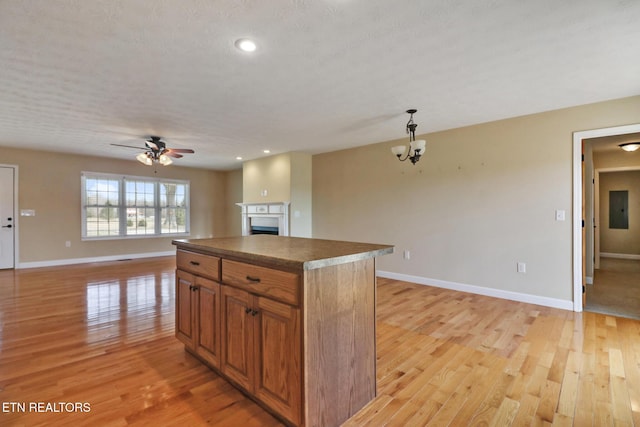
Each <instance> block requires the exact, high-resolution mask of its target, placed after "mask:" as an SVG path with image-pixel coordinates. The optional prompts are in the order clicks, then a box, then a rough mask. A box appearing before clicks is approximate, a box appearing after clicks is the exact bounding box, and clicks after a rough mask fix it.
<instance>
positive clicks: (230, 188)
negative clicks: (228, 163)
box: [224, 169, 242, 237]
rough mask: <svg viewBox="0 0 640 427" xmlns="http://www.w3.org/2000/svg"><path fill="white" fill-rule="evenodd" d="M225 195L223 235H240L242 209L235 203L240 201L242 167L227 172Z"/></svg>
mask: <svg viewBox="0 0 640 427" xmlns="http://www.w3.org/2000/svg"><path fill="white" fill-rule="evenodd" d="M226 195H227V197H226V200H227V201H226V203H225V212H226V227H225V236H224V237H230V236H241V235H242V210H241V208H240V206H238V205H236V203H242V169H235V170H232V171H229V172H227V184H226Z"/></svg>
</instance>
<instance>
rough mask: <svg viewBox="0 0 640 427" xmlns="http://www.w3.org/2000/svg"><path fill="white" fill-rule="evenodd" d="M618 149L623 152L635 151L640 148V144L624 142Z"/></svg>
mask: <svg viewBox="0 0 640 427" xmlns="http://www.w3.org/2000/svg"><path fill="white" fill-rule="evenodd" d="M618 147H620V148H622V149H623V150H624V151H636V150H637V149H638V148H640V142H626V143H624V144H620V145H618Z"/></svg>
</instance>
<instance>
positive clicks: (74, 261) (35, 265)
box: [16, 251, 176, 269]
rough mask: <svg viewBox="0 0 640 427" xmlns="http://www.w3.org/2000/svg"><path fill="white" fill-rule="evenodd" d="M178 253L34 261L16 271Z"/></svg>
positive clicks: (17, 267)
mask: <svg viewBox="0 0 640 427" xmlns="http://www.w3.org/2000/svg"><path fill="white" fill-rule="evenodd" d="M175 254H176V251H167V252H145V253H141V254H123V255H107V256H99V257H89V258H68V259H54V260H49V261H34V262H21V263H18V265H17V266H16V269H23V268H39V267H55V266H59V265H70V264H87V263H90V262H104V261H118V260H123V259H140V258H153V257H161V256H170V255H173V256H175Z"/></svg>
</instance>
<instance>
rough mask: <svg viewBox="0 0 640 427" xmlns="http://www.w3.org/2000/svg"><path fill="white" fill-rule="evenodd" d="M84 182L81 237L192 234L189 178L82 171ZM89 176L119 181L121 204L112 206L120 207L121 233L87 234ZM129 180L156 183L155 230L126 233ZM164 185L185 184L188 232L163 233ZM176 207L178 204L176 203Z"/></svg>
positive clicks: (82, 182) (103, 238)
mask: <svg viewBox="0 0 640 427" xmlns="http://www.w3.org/2000/svg"><path fill="white" fill-rule="evenodd" d="M80 177H81V183H80V192H81V202H80V205H81V206H80V210H81V219H82V226H81V228H82V230H81V240H82V241H89V240H123V239H125V240H126V239H149V238H158V237H175V236H182V237H184V236H189V235H190V234H191V182H190V181H189V180H184V179H169V178H154V177H146V176H135V175H121V174H112V173H102V172H87V171H83V172H81V174H80ZM87 179H98V180H99V179H104V180H111V181H118V204H117V205H116V206H113V207H115V208H117V209H118V221H119V230H118V231H119V233H118V235H108V236H88V235H87V228H88V227H87V207H88V205H87ZM127 181H129V182H141V181H143V182H149V183H152V184H153V186H154V202H153V207H151V208H149V209H153V211H154V218H156V219H157V220H155V221H154V232H153V233H148V234H127V208H128V206H127V193H126V186H127ZM162 184H179V185H184V187H185V194H184V204H185V206H184V210H185V218H184V221H185V224H184V227H185V231H181V232H171V233H163V232H162V224H161V221H160V219H161V214H162V211H163V209H166V208H167V207H169V206H168V205H167V206H162V205H161V197H160V195H161V189H160V186H161V185H162ZM176 207H177V206H176Z"/></svg>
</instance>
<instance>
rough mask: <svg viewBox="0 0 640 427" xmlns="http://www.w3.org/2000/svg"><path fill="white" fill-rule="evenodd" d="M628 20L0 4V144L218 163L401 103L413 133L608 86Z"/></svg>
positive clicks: (299, 1) (350, 4)
mask: <svg viewBox="0 0 640 427" xmlns="http://www.w3.org/2000/svg"><path fill="white" fill-rule="evenodd" d="M639 22H640V1H638V0H563V1H558V0H536V1H530V0H475V1H464V0H394V1H390V0H268V1H265V0H235V1H232V0H146V1H145V0H23V1H20V0H0V146H17V147H24V148H37V149H44V150H55V151H64V152H67V151H68V152H75V153H82V154H93V155H99V156H110V157H118V158H126V159H132V158H133V157H134V155H135V154H137V152H136V150H132V149H127V148H121V147H113V146H111V145H110V144H111V143H120V144H123V143H124V144H131V145H136V146H137V145H139V146H140V147H142V146H143V140H142V137H144V136H147V135H150V134H154V135H160V136H163V137H164V138H165V139H166V141H167V142H168V143H169V146H172V147H174V148H185V147H190V148H193V149H195V151H196V154H192V155H187V156H185V157H184V158H183V159H180V160H178V161H177V162H176V163H178V164H181V165H184V166H193V167H206V168H214V169H233V168H237V167H239V166H240V162H238V161H237V160H235V157H236V156H238V155H240V156H243V157H244V158H245V159H252V158H257V157H261V156H264V155H265V154H263V152H262V150H263V149H270V150H271V151H272V153H281V152H287V151H296V150H297V151H305V152H309V153H320V152H326V151H332V150H336V149H341V148H347V147H354V146H359V145H366V144H371V143H375V142H380V141H385V140H390V139H396V138H400V137H403V136H404V135H405V134H404V130H405V128H404V126H405V124H406V121H407V119H408V116H407V114H406V113H405V110H407V109H408V108H417V109H418V113H417V114H416V115H415V121H416V123H418V129H417V133H426V132H432V131H437V130H443V129H450V128H455V127H460V126H464V125H469V124H474V123H481V122H487V121H492V120H496V119H501V118H507V117H514V116H519V115H523V114H529V113H536V112H541V111H547V110H553V109H557V108H562V107H568V106H574V105H580V104H586V103H591V102H597V101H602V100H607V99H614V98H621V97H626V96H631V95H636V94H640V78H639V76H640V55H639V50H638V48H639V47H640V25H639ZM240 37H252V38H254V39H255V41H256V42H257V44H258V50H257V51H256V52H255V53H254V54H246V53H242V52H239V51H238V50H236V49H235V47H234V41H235V40H236V39H238V38H240ZM639 121H640V119H639ZM0 153H1V151H0ZM390 156H391V154H390ZM0 163H1V154H0Z"/></svg>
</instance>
